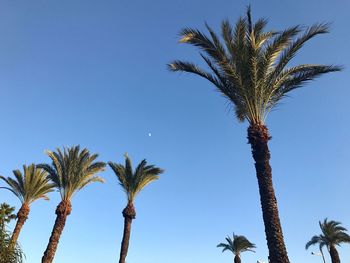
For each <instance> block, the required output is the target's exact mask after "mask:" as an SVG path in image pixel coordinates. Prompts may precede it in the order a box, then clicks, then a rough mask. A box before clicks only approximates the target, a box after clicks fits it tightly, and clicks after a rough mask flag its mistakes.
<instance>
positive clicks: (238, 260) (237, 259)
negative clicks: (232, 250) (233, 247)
mask: <svg viewBox="0 0 350 263" xmlns="http://www.w3.org/2000/svg"><path fill="white" fill-rule="evenodd" d="M241 262H242V261H241V258H240V256H239V255H235V260H234V263H241Z"/></svg>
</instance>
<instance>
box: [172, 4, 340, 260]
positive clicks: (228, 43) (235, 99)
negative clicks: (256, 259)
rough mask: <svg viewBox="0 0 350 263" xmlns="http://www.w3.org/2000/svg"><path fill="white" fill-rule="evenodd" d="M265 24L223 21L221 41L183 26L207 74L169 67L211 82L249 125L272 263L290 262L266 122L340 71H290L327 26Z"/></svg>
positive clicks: (189, 66) (305, 67)
mask: <svg viewBox="0 0 350 263" xmlns="http://www.w3.org/2000/svg"><path fill="white" fill-rule="evenodd" d="M266 24H267V21H266V20H265V19H259V20H258V21H257V22H256V23H253V22H252V19H251V14H250V8H248V11H247V15H246V17H241V18H239V19H238V21H237V23H236V25H235V26H234V27H232V25H231V24H230V22H229V21H223V22H222V25H221V35H222V37H221V38H220V37H219V36H218V35H217V34H216V33H215V32H214V31H213V30H212V29H211V28H210V27H209V26H208V25H206V28H207V30H208V34H205V33H202V32H201V31H199V30H197V29H192V28H185V29H183V30H182V31H181V32H180V36H181V39H180V43H187V44H191V45H194V46H196V47H198V48H199V49H200V50H201V53H200V55H201V57H202V58H203V60H204V62H205V64H206V65H207V67H208V70H206V69H202V68H201V67H199V66H197V65H196V64H194V63H190V62H183V61H180V60H175V61H173V62H172V63H170V64H169V65H168V68H169V69H170V70H171V71H180V72H188V73H193V74H195V75H198V76H200V77H202V78H204V79H207V80H208V81H209V82H211V83H212V84H213V85H214V86H215V87H216V88H217V90H218V91H219V92H220V93H221V94H223V96H224V97H226V98H227V99H228V101H229V103H230V105H232V106H233V108H234V110H235V115H236V117H237V118H238V120H239V121H241V122H243V121H245V120H246V121H248V123H249V127H248V142H249V144H250V145H251V150H252V155H253V159H254V161H255V169H256V176H257V179H258V185H259V192H260V202H261V207H262V213H263V221H264V225H265V234H266V240H267V245H268V249H269V258H270V261H271V262H272V263H288V262H289V259H288V255H287V250H286V247H285V243H284V239H283V234H282V227H281V223H280V218H279V213H278V208H277V201H276V196H275V191H274V187H273V183H272V172H271V166H270V162H269V160H270V152H269V148H268V141H269V140H270V139H271V137H270V135H269V131H268V129H267V127H266V126H265V120H266V117H267V116H268V114H269V113H270V111H271V110H272V109H274V108H275V107H276V105H278V103H279V102H280V101H281V100H282V99H283V98H284V97H286V96H287V95H288V94H289V93H290V92H291V91H293V90H295V89H297V88H299V87H301V86H303V84H305V83H306V82H308V81H310V80H313V79H315V78H316V77H318V76H320V75H322V74H325V73H328V72H332V71H339V70H341V68H340V67H338V66H328V65H316V64H302V65H297V66H292V67H287V66H288V64H289V62H290V61H291V59H292V58H293V57H294V56H295V55H296V54H297V52H298V51H299V50H300V48H301V47H302V46H303V45H304V44H305V42H307V41H308V40H310V39H312V38H313V37H315V36H317V35H320V34H324V33H327V32H328V25H327V24H316V25H313V26H311V27H309V28H308V29H306V30H305V31H303V30H302V28H301V27H300V26H294V27H291V28H288V29H286V30H284V31H279V32H275V31H265V30H264V29H265V26H266Z"/></svg>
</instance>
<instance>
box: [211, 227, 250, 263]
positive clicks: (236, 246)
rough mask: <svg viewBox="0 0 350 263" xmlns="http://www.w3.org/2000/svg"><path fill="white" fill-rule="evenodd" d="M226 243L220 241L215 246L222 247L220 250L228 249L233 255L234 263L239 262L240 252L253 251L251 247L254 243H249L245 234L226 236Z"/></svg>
mask: <svg viewBox="0 0 350 263" xmlns="http://www.w3.org/2000/svg"><path fill="white" fill-rule="evenodd" d="M226 242H227V243H220V244H219V245H217V247H222V248H223V250H222V252H224V251H226V250H229V251H231V252H232V253H233V255H235V258H234V263H241V262H242V261H241V253H242V252H246V251H251V252H255V251H254V250H253V248H256V246H255V244H253V243H251V242H250V241H249V240H248V239H247V238H246V237H245V236H238V235H235V234H233V239H231V237H229V236H228V237H226Z"/></svg>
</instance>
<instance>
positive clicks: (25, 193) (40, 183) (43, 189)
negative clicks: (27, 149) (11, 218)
mask: <svg viewBox="0 0 350 263" xmlns="http://www.w3.org/2000/svg"><path fill="white" fill-rule="evenodd" d="M13 174H14V176H15V179H12V178H11V177H7V178H5V177H3V176H0V179H2V180H3V181H5V183H6V184H7V185H8V187H1V188H4V189H7V190H9V191H11V192H12V193H13V194H14V195H16V196H17V197H18V199H19V200H20V201H21V203H22V206H21V208H20V209H19V210H18V213H17V223H16V226H15V229H14V230H13V233H12V237H11V242H10V247H13V246H14V245H15V244H16V242H17V239H18V237H19V234H20V232H21V229H22V227H23V225H24V223H25V221H26V220H27V219H28V215H29V212H30V205H31V204H32V203H33V202H34V201H36V200H38V199H44V200H48V199H49V198H48V197H47V194H48V193H50V192H52V191H53V184H51V183H50V181H49V179H48V177H47V173H46V172H45V171H44V170H42V169H40V168H37V167H36V166H35V165H34V164H31V165H29V166H26V165H23V173H22V172H21V171H20V170H14V171H13Z"/></svg>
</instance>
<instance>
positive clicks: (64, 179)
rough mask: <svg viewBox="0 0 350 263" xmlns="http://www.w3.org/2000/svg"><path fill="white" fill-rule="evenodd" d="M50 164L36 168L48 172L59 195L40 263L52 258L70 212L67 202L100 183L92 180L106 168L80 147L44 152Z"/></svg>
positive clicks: (94, 155)
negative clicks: (53, 221)
mask: <svg viewBox="0 0 350 263" xmlns="http://www.w3.org/2000/svg"><path fill="white" fill-rule="evenodd" d="M46 154H47V155H48V156H49V158H50V159H51V161H52V164H39V165H38V167H40V168H42V169H44V170H45V171H46V172H48V174H49V175H48V176H49V178H50V180H51V181H52V182H53V184H54V187H55V188H57V190H58V191H59V192H60V194H61V199H62V200H61V202H60V203H59V204H58V206H57V208H56V215H57V216H56V221H55V225H54V227H53V230H52V232H51V237H50V239H49V243H48V245H47V248H46V250H45V252H44V255H43V257H42V260H41V262H42V263H51V262H52V261H53V258H54V256H55V253H56V250H57V246H58V242H59V239H60V237H61V234H62V231H63V229H64V226H65V224H66V220H67V216H68V215H69V214H70V213H71V211H72V205H71V199H72V197H73V195H74V194H75V193H76V192H78V191H79V190H81V189H83V188H84V187H85V186H87V185H88V184H90V183H94V182H100V183H102V182H104V180H103V179H102V178H101V177H99V176H96V174H97V173H99V172H101V171H103V170H104V168H105V166H106V164H105V163H103V162H95V160H96V158H97V157H98V154H90V153H89V151H88V149H86V148H85V149H83V150H81V151H80V146H73V147H70V148H64V149H63V151H61V150H60V149H56V152H53V151H46Z"/></svg>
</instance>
